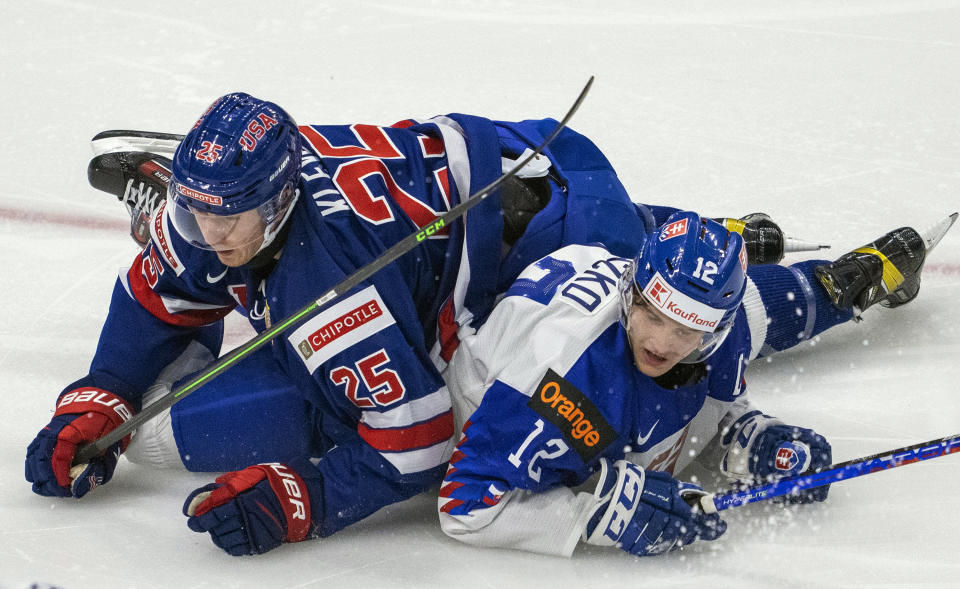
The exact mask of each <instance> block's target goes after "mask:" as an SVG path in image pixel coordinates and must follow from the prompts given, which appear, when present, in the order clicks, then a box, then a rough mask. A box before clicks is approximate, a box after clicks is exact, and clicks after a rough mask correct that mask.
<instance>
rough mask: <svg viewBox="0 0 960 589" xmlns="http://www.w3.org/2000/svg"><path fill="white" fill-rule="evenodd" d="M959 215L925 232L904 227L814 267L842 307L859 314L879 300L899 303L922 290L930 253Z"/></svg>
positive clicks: (835, 301) (911, 297)
mask: <svg viewBox="0 0 960 589" xmlns="http://www.w3.org/2000/svg"><path fill="white" fill-rule="evenodd" d="M956 219H957V213H953V214H952V215H950V216H948V217H947V218H945V219H944V220H942V221H940V222H939V223H937V224H936V225H934V226H933V227H931V228H930V229H928V230H927V231H925V232H924V233H923V234H920V233H918V232H917V231H916V230H915V229H912V228H910V227H901V228H900V229H895V230H894V231H891V232H890V233H887V234H886V235H884V236H882V237H880V238H879V239H877V240H876V241H874V242H873V243H869V244H867V245H865V246H863V247H861V248H857V249H855V250H853V251H852V252H850V253H848V254H845V255H843V256H841V257H840V258H839V259H837V260H836V261H835V262H833V263H831V264H825V265H822V266H817V267H816V268H815V269H814V272H815V273H816V276H817V280H819V282H820V284H822V285H823V287H824V288H825V289H826V291H827V295H828V296H829V297H830V299H831V300H832V301H833V304H834V306H836V307H837V308H839V309H850V308H853V312H854V315H856V316H859V315H860V314H861V313H863V312H864V311H866V310H867V308H869V307H871V306H873V305H874V304H876V303H880V305H881V306H883V307H899V306H900V305H903V304H906V303H909V302H910V301H912V300H913V299H914V297H916V296H917V293H918V292H919V290H920V272H921V270H922V269H923V263H924V261H925V260H926V257H927V254H928V253H929V252H930V250H932V249H933V247H934V246H936V245H937V243H939V242H940V239H941V238H943V236H944V235H945V234H946V232H947V230H949V229H950V226H951V225H953V222H954V221H956Z"/></svg>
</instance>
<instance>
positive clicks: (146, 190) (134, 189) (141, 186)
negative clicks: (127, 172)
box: [121, 178, 161, 217]
mask: <svg viewBox="0 0 960 589" xmlns="http://www.w3.org/2000/svg"><path fill="white" fill-rule="evenodd" d="M135 181H136V179H135V178H130V179H129V180H127V186H126V188H124V190H123V198H122V199H121V201H122V202H123V204H124V205H125V206H126V207H127V211H128V212H129V213H130V214H131V215H133V214H134V212H135V211H137V210H140V211H144V212H146V213H147V216H148V217H150V216H153V211H154V210H155V209H156V208H157V202H158V201H159V197H160V196H161V194H160V191H158V190H156V189H154V188H153V187H152V186H149V185H147V184H146V183H144V182H143V181H141V182H139V183H138V184H137V185H136V186H134V182H135Z"/></svg>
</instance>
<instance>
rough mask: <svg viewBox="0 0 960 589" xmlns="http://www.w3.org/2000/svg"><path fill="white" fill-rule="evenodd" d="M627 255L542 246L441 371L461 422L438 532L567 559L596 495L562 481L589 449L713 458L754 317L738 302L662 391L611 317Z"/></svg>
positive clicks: (591, 466)
mask: <svg viewBox="0 0 960 589" xmlns="http://www.w3.org/2000/svg"><path fill="white" fill-rule="evenodd" d="M627 264H628V260H627V259H625V258H623V257H621V256H617V255H614V254H612V253H610V252H609V251H607V250H605V249H603V248H601V247H589V246H568V247H565V248H563V249H561V250H559V251H557V252H554V253H553V254H551V255H550V256H548V257H545V258H543V259H541V260H540V261H538V262H537V263H536V264H534V265H532V266H530V267H529V268H528V269H527V270H526V271H525V272H524V273H523V274H521V276H520V278H519V279H518V280H517V281H516V282H515V283H514V285H513V286H512V287H511V288H510V289H509V291H507V293H506V296H505V297H504V299H503V300H502V301H501V302H500V303H499V304H498V306H497V308H496V309H495V310H494V311H493V313H492V314H491V315H490V317H489V319H488V320H487V322H486V323H485V324H484V325H483V326H482V327H481V328H480V330H479V331H478V332H477V333H476V334H475V335H474V336H472V337H470V338H467V339H465V340H464V341H463V342H462V344H461V346H460V348H459V349H458V351H457V354H456V355H455V356H454V358H453V359H452V361H451V364H450V366H449V367H448V369H447V372H446V373H445V377H446V379H447V382H448V383H449V385H450V388H451V393H452V397H453V399H454V401H455V403H456V405H457V406H456V413H457V416H458V422H460V423H463V424H464V425H463V428H462V436H461V438H460V440H459V443H458V444H457V449H456V451H455V452H454V454H453V456H452V458H451V460H450V467H449V470H448V472H447V474H446V478H445V480H444V482H443V486H442V487H441V490H440V497H439V511H440V518H441V523H442V525H443V527H444V530H445V531H446V532H447V533H448V534H450V535H452V536H455V537H457V538H458V539H460V540H463V541H464V542H468V543H471V544H476V545H482V546H497V547H507V548H517V549H524V550H530V551H534V552H541V553H547V554H557V555H566V556H569V555H570V553H572V551H573V549H574V547H575V545H576V544H577V542H578V540H579V539H580V535H581V532H582V531H583V528H584V524H585V518H586V517H588V515H589V513H590V510H591V509H592V508H593V506H594V505H595V504H596V503H595V499H594V498H593V494H592V493H590V492H580V493H575V492H574V491H572V490H571V489H570V487H575V486H577V485H579V484H581V483H583V482H584V481H586V480H587V479H588V478H589V477H590V476H591V475H592V473H593V472H594V471H595V470H596V468H597V465H598V461H599V460H600V458H601V457H605V458H607V459H608V460H610V461H616V460H619V459H623V458H625V457H626V458H628V459H629V460H631V461H632V462H634V463H636V464H639V465H641V466H643V467H645V468H648V469H652V470H659V471H666V472H669V473H671V474H673V473H679V472H680V470H682V469H683V468H685V467H686V466H687V465H689V464H690V462H691V461H692V460H693V459H694V456H697V455H710V454H712V455H713V456H715V457H716V458H719V457H720V456H721V455H722V452H723V448H721V447H720V443H719V439H718V438H719V436H718V435H717V434H718V432H720V431H721V430H722V429H723V428H724V427H726V426H727V425H729V424H731V423H733V422H734V421H735V420H736V419H737V417H739V416H740V415H743V414H744V413H745V412H746V411H748V410H749V404H748V402H747V400H746V396H745V394H744V392H745V387H746V383H745V381H744V378H743V369H744V367H745V364H746V362H747V361H748V360H749V359H750V358H752V357H755V356H756V354H757V352H758V351H759V347H760V345H759V344H758V343H756V342H754V341H753V335H752V334H751V327H753V329H754V331H760V332H762V327H761V328H758V327H756V326H751V322H750V321H748V318H747V316H746V312H745V311H744V308H743V307H741V308H740V309H739V310H738V314H737V318H736V321H735V323H734V326H733V328H732V330H731V332H730V334H729V335H728V337H727V339H726V340H725V341H724V343H723V344H722V345H721V347H720V348H719V349H718V350H717V351H716V352H715V353H714V354H713V355H711V356H710V357H709V358H708V359H707V360H706V361H705V366H704V370H702V371H700V372H699V373H694V374H693V375H692V376H691V377H690V378H689V379H688V380H687V381H684V382H679V383H675V384H674V385H673V386H671V388H664V387H663V386H661V385H659V384H658V383H657V382H655V381H654V380H653V379H651V378H650V377H648V376H645V375H644V374H642V373H641V372H640V371H639V370H637V369H636V367H635V366H634V365H633V359H632V354H631V352H630V348H629V342H628V339H627V334H626V330H625V329H623V327H622V326H621V324H620V314H621V312H620V308H619V300H618V299H619V297H618V290H617V281H618V280H619V278H620V275H621V274H622V272H623V270H624V268H625V267H626V265H627ZM749 288H751V289H754V287H752V286H751V287H749ZM754 293H755V289H754ZM750 296H753V295H750ZM748 304H750V303H749V301H748ZM759 310H760V312H761V314H762V306H760V307H759ZM761 325H762V320H761ZM763 337H764V336H763V335H762V333H760V334H759V338H758V341H759V342H760V343H762V341H763ZM714 464H716V463H714Z"/></svg>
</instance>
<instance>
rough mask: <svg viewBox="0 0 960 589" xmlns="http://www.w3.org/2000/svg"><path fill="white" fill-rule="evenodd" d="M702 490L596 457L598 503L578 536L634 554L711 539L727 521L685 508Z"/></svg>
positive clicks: (619, 462) (653, 551)
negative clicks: (598, 469) (598, 463)
mask: <svg viewBox="0 0 960 589" xmlns="http://www.w3.org/2000/svg"><path fill="white" fill-rule="evenodd" d="M706 494H707V493H706V492H704V490H703V489H701V488H700V487H698V486H696V485H691V484H689V483H681V482H679V481H677V480H676V479H674V478H673V477H671V476H670V475H669V474H667V473H665V472H656V471H645V470H644V469H643V468H641V467H639V466H637V465H636V464H633V463H630V462H627V461H625V460H618V461H617V462H615V463H613V466H612V467H611V466H610V465H609V463H608V462H607V460H606V459H601V460H600V481H599V482H598V483H597V488H596V490H595V491H594V497H595V498H596V499H597V501H598V504H597V506H596V507H595V508H594V510H593V512H592V513H591V514H590V517H589V519H588V521H587V525H586V526H585V528H584V532H583V539H584V541H586V542H587V543H588V544H596V545H598V546H616V547H618V548H620V549H621V550H625V551H627V552H629V553H630V554H634V555H637V556H646V555H649V554H661V553H664V552H669V551H670V550H674V549H676V548H681V547H683V546H687V545H689V544H692V543H693V542H694V540H716V539H717V538H719V537H720V536H721V535H723V533H724V532H725V531H726V530H727V524H726V522H724V521H723V520H722V519H720V516H719V515H718V514H716V513H713V514H711V515H705V514H704V513H703V512H702V511H701V510H700V509H699V508H691V507H690V503H693V504H697V503H698V502H699V500H700V498H701V497H703V496H704V495H706ZM688 502H689V503H688Z"/></svg>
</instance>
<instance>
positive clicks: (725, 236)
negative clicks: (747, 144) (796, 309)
mask: <svg viewBox="0 0 960 589" xmlns="http://www.w3.org/2000/svg"><path fill="white" fill-rule="evenodd" d="M746 285H747V252H746V249H745V246H744V242H743V237H741V236H740V234H738V233H735V232H731V231H727V229H726V228H725V227H724V226H723V225H721V224H720V223H717V222H716V221H713V220H712V219H707V218H701V217H700V216H699V215H697V214H696V213H692V212H689V211H682V212H677V213H674V214H673V215H671V216H670V217H669V218H668V219H667V222H666V223H664V224H663V225H661V226H660V227H659V228H658V229H657V230H656V231H654V232H653V234H652V235H651V236H650V238H649V239H648V240H647V242H646V244H645V245H644V247H643V252H642V254H641V255H640V256H639V257H638V258H637V259H635V260H634V263H633V264H632V266H631V267H629V268H627V270H626V272H625V273H624V276H623V278H622V279H621V283H620V295H621V299H620V300H621V305H622V306H623V312H624V315H623V316H624V320H625V322H626V321H628V320H629V317H630V310H631V307H632V305H633V304H634V301H635V300H636V301H637V302H638V303H642V304H643V303H645V304H650V305H652V306H653V307H654V308H656V309H657V310H659V311H660V312H661V313H663V314H664V315H666V316H667V317H669V318H670V319H672V320H674V321H676V322H677V323H679V324H681V325H683V326H685V327H688V328H691V329H694V330H697V331H702V332H703V337H702V338H701V340H700V343H699V344H698V345H697V347H696V348H695V349H694V350H693V352H691V353H690V355H688V356H687V357H686V358H684V359H683V360H681V362H683V363H688V364H689V363H695V362H700V361H702V360H704V359H705V358H707V357H708V356H710V354H712V353H713V352H714V351H716V349H717V348H718V347H719V346H720V344H722V343H723V340H724V339H725V338H726V337H727V334H728V333H729V331H730V327H731V326H732V325H733V319H734V317H735V316H736V313H737V308H738V307H739V306H740V301H741V300H742V299H743V293H744V291H745V290H746ZM635 297H642V298H640V299H636V298H635ZM625 324H626V323H625Z"/></svg>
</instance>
